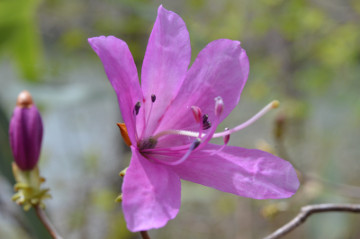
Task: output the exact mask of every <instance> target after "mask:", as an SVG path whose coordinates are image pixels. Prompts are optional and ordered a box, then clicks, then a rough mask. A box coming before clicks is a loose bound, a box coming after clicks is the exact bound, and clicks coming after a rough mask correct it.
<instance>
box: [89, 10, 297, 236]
mask: <svg viewBox="0 0 360 239" xmlns="http://www.w3.org/2000/svg"><path fill="white" fill-rule="evenodd" d="M89 43H90V45H91V47H92V48H93V49H94V51H95V52H96V53H97V54H98V56H99V57H100V59H101V61H102V63H103V65H104V68H105V72H106V74H107V76H108V78H109V80H110V82H111V84H112V86H113V88H114V90H115V92H116V94H117V97H118V101H119V105H120V110H121V113H122V116H123V120H124V122H125V125H126V129H127V132H128V144H129V145H130V144H131V150H132V158H131V162H130V166H129V168H128V169H127V171H126V175H125V177H124V182H123V186H122V193H123V195H122V207H123V211H124V215H125V219H126V222H127V227H128V228H129V230H131V231H134V232H135V231H142V230H148V229H153V228H160V227H163V226H164V225H165V224H166V223H167V221H168V220H170V219H173V218H175V216H176V214H177V213H178V211H179V208H180V197H181V195H180V191H181V185H180V179H184V180H188V181H192V182H195V183H198V184H202V185H205V186H208V187H212V188H215V189H218V190H221V191H224V192H228V193H233V194H236V195H239V196H243V197H250V198H256V199H268V198H272V199H275V198H287V197H290V196H292V195H293V194H294V193H295V192H296V190H297V188H298V187H299V181H298V178H297V175H296V172H295V170H294V168H293V167H292V166H291V164H290V163H288V162H287V161H285V160H283V159H280V158H278V157H276V156H274V155H271V154H269V153H266V152H263V151H260V150H255V149H244V148H240V147H233V146H226V144H227V142H228V141H229V136H230V134H231V133H233V132H235V131H237V130H240V129H242V128H244V127H246V126H247V125H249V124H251V123H252V122H254V121H255V120H256V119H257V118H259V117H261V115H263V114H264V113H265V112H266V111H268V110H269V109H271V108H273V107H274V106H276V105H277V103H276V102H273V103H271V104H269V105H268V106H266V107H265V108H264V109H263V110H262V111H260V112H259V113H258V114H256V115H255V116H254V117H253V118H251V119H250V120H249V121H247V122H245V123H244V124H241V125H239V126H237V127H235V128H233V129H230V130H226V131H224V132H220V133H215V130H216V127H217V126H218V124H219V123H220V122H221V121H222V120H223V119H224V118H225V117H226V116H227V115H228V114H229V113H230V112H231V111H232V110H233V109H234V107H235V106H236V105H237V104H238V102H239V99H240V94H241V91H242V89H243V87H244V85H245V82H246V80H247V77H248V73H249V61H248V58H247V55H246V52H245V50H243V49H242V48H241V46H240V42H238V41H232V40H228V39H220V40H216V41H213V42H211V43H210V44H208V45H207V46H206V47H205V48H204V49H203V50H202V51H201V52H200V53H199V55H198V57H197V58H196V60H195V62H194V63H193V64H192V66H191V67H190V69H188V67H189V64H190V58H191V49H190V40H189V33H188V31H187V29H186V26H185V23H184V21H183V20H182V19H181V18H180V17H179V16H178V15H177V14H175V13H174V12H171V11H168V10H166V9H165V8H163V7H162V6H160V7H159V9H158V15H157V19H156V21H155V24H154V27H153V30H152V33H151V35H150V39H149V42H148V46H147V49H146V54H145V58H144V61H143V65H142V71H141V78H142V81H141V86H140V84H139V79H138V74H137V70H136V66H135V63H134V60H133V57H132V55H131V53H130V51H129V48H128V46H127V44H126V43H125V42H124V41H122V40H120V39H117V38H115V37H113V36H108V37H104V36H100V37H94V38H90V39H89ZM214 99H215V101H214ZM124 132H125V131H123V132H122V133H124ZM214 137H224V145H215V144H210V143H209V141H210V139H211V138H214ZM125 138H126V137H125Z"/></svg>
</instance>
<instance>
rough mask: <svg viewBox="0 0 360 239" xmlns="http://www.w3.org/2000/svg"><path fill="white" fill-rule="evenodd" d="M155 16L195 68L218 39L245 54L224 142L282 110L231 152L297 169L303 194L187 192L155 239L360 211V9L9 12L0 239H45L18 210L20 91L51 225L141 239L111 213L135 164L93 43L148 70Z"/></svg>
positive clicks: (345, 227)
mask: <svg viewBox="0 0 360 239" xmlns="http://www.w3.org/2000/svg"><path fill="white" fill-rule="evenodd" d="M160 4H163V6H164V7H165V8H167V9H169V10H172V11H174V12H176V13H178V14H179V15H180V16H181V17H182V18H183V19H184V21H185V22H186V24H187V27H188V30H189V32H190V38H191V46H192V56H193V59H195V57H196V55H197V54H198V52H199V51H200V50H201V49H202V48H203V47H205V46H206V44H207V43H209V42H210V41H213V40H215V39H219V38H230V39H234V40H240V41H241V42H242V46H243V47H244V48H245V49H246V50H247V54H248V56H249V59H250V76H249V79H248V83H247V85H246V86H245V89H244V91H243V94H242V99H241V102H240V104H239V105H238V107H237V108H236V109H235V110H234V111H233V113H232V114H231V115H230V117H229V118H228V119H226V120H225V121H224V122H223V123H222V124H221V125H220V128H224V127H232V126H235V125H236V124H239V123H241V122H243V121H245V120H246V119H248V118H250V117H251V116H252V115H253V114H254V113H256V112H257V111H258V110H259V109H261V108H262V107H263V106H264V105H265V104H267V103H268V102H270V101H271V100H273V99H278V100H280V101H281V103H282V104H281V107H280V108H279V109H277V110H275V111H273V112H271V113H269V114H268V115H266V116H265V117H263V118H262V119H261V120H259V121H258V122H256V123H255V124H254V125H253V126H251V127H248V128H246V129H244V130H242V131H241V132H238V133H236V134H234V135H232V138H231V140H230V144H231V145H238V146H243V147H248V148H260V149H263V150H268V151H270V152H273V153H275V154H278V155H280V156H281V157H283V158H285V159H287V160H289V161H291V162H292V163H293V165H294V166H295V167H296V168H297V170H298V171H299V177H300V178H301V181H302V185H301V188H300V190H299V191H298V192H297V194H296V195H295V196H294V197H292V198H290V199H286V200H264V201H259V200H253V199H247V198H240V197H236V196H234V195H229V194H225V193H222V192H219V191H216V190H214V189H209V188H205V187H203V186H200V185H195V184H192V183H188V182H184V183H183V189H182V208H181V210H180V212H179V214H178V216H177V217H176V219H174V220H172V221H170V222H169V223H168V225H167V226H166V227H164V228H162V229H159V230H152V231H150V235H151V236H152V238H156V239H162V238H164V239H168V238H174V239H176V238H195V239H197V238H207V239H212V238H236V239H242V238H244V239H247V238H249V239H250V238H251V239H252V238H254V239H255V238H261V237H263V236H265V235H267V234H269V233H270V232H272V231H274V230H275V229H276V228H278V227H280V226H281V225H283V224H284V223H285V222H287V221H288V220H290V219H291V218H292V217H293V216H294V215H295V214H296V213H297V212H298V211H299V209H300V207H301V206H303V205H306V204H312V203H325V202H326V203H327V202H349V203H360V173H359V172H360V147H359V145H360V144H359V142H360V130H359V128H360V97H359V95H360V79H359V78H360V1H358V0H224V1H219V0H208V1H206V0H177V1H170V0H165V1H149V0H105V1H99V0H77V1H71V0H1V1H0V147H1V149H0V172H1V175H0V238H6V239H18V238H24V239H27V238H39V239H46V238H50V237H49V235H48V234H47V233H46V232H45V231H44V229H43V228H42V225H40V224H39V223H38V221H37V218H36V217H35V216H34V212H32V211H31V212H29V213H26V214H25V213H23V211H22V209H21V208H20V207H19V206H17V205H15V204H14V203H13V202H11V199H10V198H11V196H12V194H13V189H12V185H13V182H14V179H13V177H12V174H11V168H10V165H11V162H12V156H11V152H10V149H9V143H8V123H9V119H10V117H11V114H12V110H13V108H14V106H15V102H16V98H17V95H18V93H19V92H20V91H22V90H23V89H27V90H29V91H30V92H31V93H32V95H33V98H34V100H35V101H36V103H37V105H38V107H39V108H40V111H41V113H42V116H43V121H44V127H45V135H44V141H43V149H42V155H41V162H40V169H41V174H42V175H43V176H44V177H45V178H46V179H47V181H46V183H45V185H44V186H45V187H50V188H51V194H52V195H53V199H50V200H48V201H47V213H48V214H49V216H50V217H51V218H52V220H53V222H54V224H55V226H56V227H57V228H58V230H59V231H60V232H61V234H62V235H64V237H65V238H70V239H71V238H74V239H75V238H80V239H81V238H84V239H85V238H89V239H92V238H101V239H112V238H122V239H131V238H139V235H137V234H133V233H130V232H128V231H127V229H126V226H125V222H124V219H123V216H122V212H121V205H120V204H118V203H114V199H115V198H116V196H117V195H118V194H119V193H120V190H121V182H122V181H121V178H120V177H119V176H118V173H119V172H120V171H121V170H122V169H123V168H125V167H126V166H127V165H128V162H129V159H130V154H129V150H128V148H127V147H126V146H125V144H124V143H123V141H122V139H121V135H120V133H119V131H118V128H117V126H116V122H120V121H121V115H120V112H119V109H118V105H117V100H116V96H115V93H114V92H113V90H112V88H111V86H110V84H109V83H108V81H107V79H106V76H105V74H104V71H103V68H102V64H101V62H100V60H99V59H98V57H97V56H96V55H95V53H94V52H93V51H92V50H91V48H90V46H89V45H88V43H87V38H88V37H93V36H98V35H115V36H117V37H119V38H121V39H123V40H125V41H126V42H127V43H128V45H129V47H130V50H131V52H132V54H133V56H134V59H135V62H136V64H137V66H138V69H140V68H141V64H142V59H143V56H144V52H145V49H146V44H147V40H148V36H149V34H150V32H151V29H152V25H153V23H154V21H155V18H156V13H157V7H158V6H159V5H160ZM219 143H221V141H219ZM214 180H216V179H214ZM359 226H360V217H359V215H351V214H346V213H343V214H340V213H329V214H326V215H324V214H322V215H315V216H312V217H311V218H310V219H309V220H308V221H307V222H306V223H305V224H304V225H303V226H301V227H300V228H298V229H296V230H295V231H294V232H292V233H291V234H290V235H288V236H286V237H284V238H295V239H296V238H328V239H342V238H349V239H352V238H354V239H355V238H360V227H359Z"/></svg>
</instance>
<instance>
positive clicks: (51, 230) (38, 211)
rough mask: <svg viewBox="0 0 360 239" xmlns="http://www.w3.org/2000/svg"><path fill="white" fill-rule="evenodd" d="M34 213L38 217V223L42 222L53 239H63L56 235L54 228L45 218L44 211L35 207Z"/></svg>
mask: <svg viewBox="0 0 360 239" xmlns="http://www.w3.org/2000/svg"><path fill="white" fill-rule="evenodd" d="M35 212H36V215H37V216H38V218H39V219H40V221H41V222H42V224H44V226H45V228H46V230H48V231H49V233H50V235H51V237H52V238H53V239H63V238H62V237H61V236H60V235H59V234H58V232H57V231H56V229H55V227H54V226H53V225H52V224H51V222H50V220H49V218H48V217H47V216H46V214H45V213H44V211H43V210H42V209H41V208H40V207H39V206H35Z"/></svg>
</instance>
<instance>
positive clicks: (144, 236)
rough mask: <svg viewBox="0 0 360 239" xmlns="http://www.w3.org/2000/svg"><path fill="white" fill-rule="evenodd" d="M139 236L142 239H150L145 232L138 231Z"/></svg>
mask: <svg viewBox="0 0 360 239" xmlns="http://www.w3.org/2000/svg"><path fill="white" fill-rule="evenodd" d="M140 235H141V238H142V239H150V236H149V234H148V233H147V231H140Z"/></svg>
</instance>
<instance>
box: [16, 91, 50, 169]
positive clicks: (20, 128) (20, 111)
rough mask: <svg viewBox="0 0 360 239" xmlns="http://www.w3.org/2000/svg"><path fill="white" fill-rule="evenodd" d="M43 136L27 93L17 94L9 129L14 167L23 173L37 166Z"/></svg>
mask: <svg viewBox="0 0 360 239" xmlns="http://www.w3.org/2000/svg"><path fill="white" fill-rule="evenodd" d="M42 136H43V125H42V120H41V116H40V113H39V111H38V109H37V108H36V106H35V104H34V103H33V101H32V98H31V95H30V93H29V92H28V91H23V92H21V93H20V94H19V96H18V99H17V103H16V107H15V110H14V113H13V115H12V117H11V121H10V127H9V137H10V146H11V150H12V152H13V155H14V160H15V163H16V165H17V166H18V167H19V168H20V169H21V170H23V171H27V170H32V169H33V168H35V166H36V165H37V162H38V160H39V155H40V149H41V141H42Z"/></svg>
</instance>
